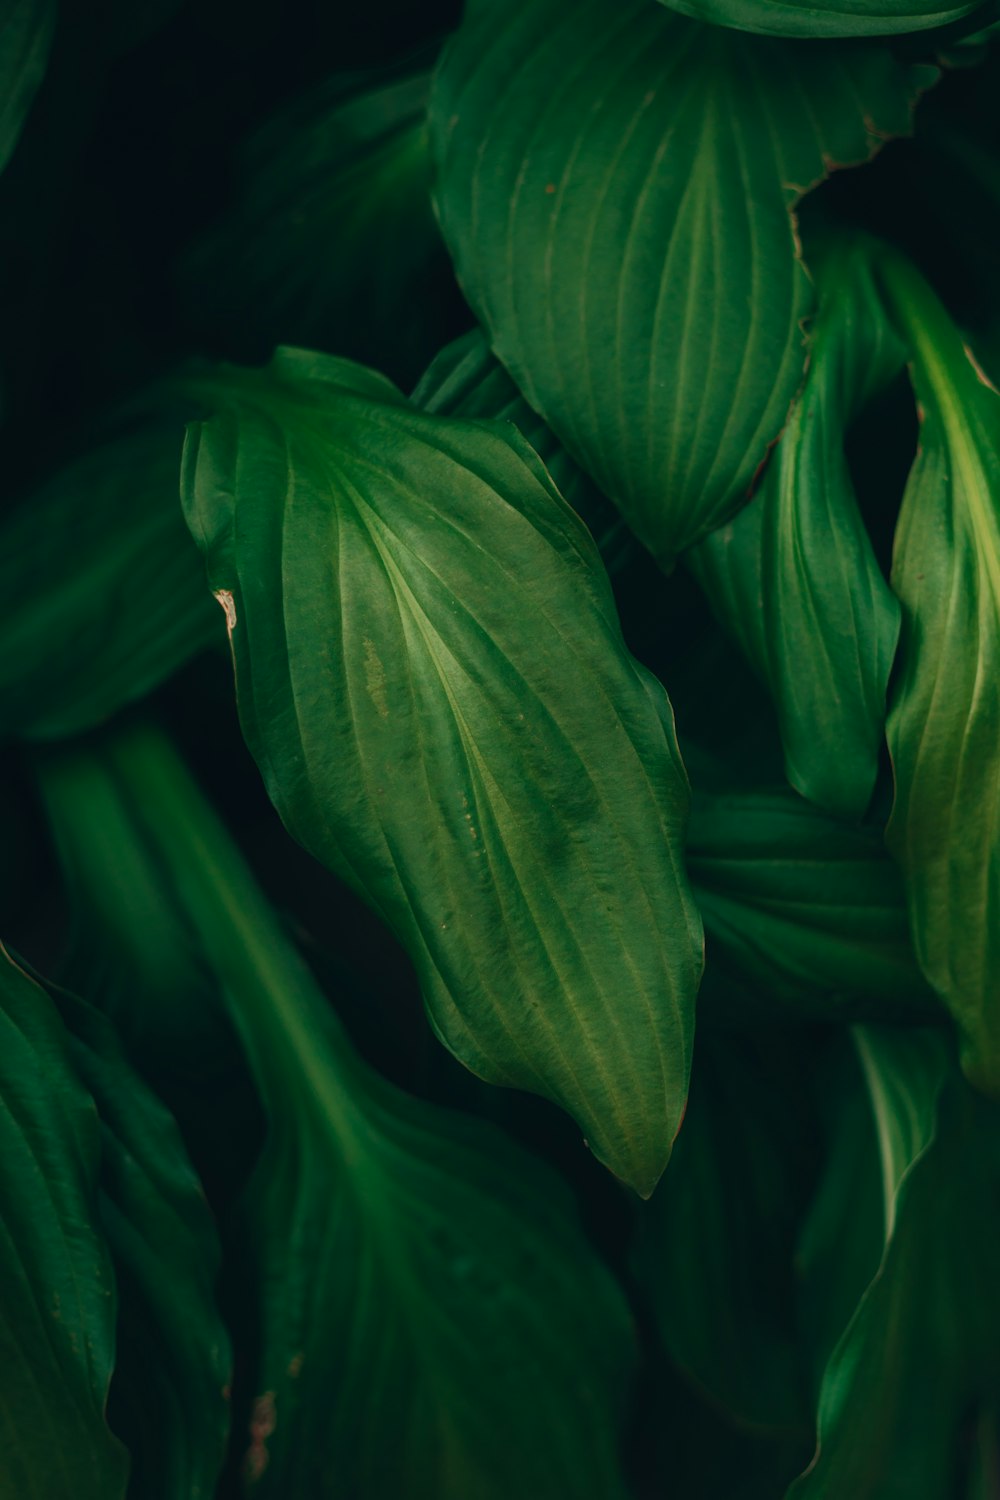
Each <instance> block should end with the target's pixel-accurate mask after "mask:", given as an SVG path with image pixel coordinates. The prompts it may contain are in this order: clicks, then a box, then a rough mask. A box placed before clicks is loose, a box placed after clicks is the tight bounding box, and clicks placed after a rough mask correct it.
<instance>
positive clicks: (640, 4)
mask: <svg viewBox="0 0 1000 1500" xmlns="http://www.w3.org/2000/svg"><path fill="white" fill-rule="evenodd" d="M932 76H933V73H932V72H931V71H929V70H927V69H920V68H910V67H907V66H904V65H903V64H901V63H899V62H897V61H896V60H895V59H894V57H893V56H892V54H891V53H889V52H888V51H887V50H886V48H885V47H884V46H882V45H880V44H877V43H865V42H846V43H831V44H829V45H828V46H824V47H817V46H816V45H815V44H813V43H808V42H804V43H803V42H786V41H774V40H770V39H751V38H748V37H746V36H742V35H739V34H737V33H734V32H728V31H722V30H719V29H717V28H714V27H709V26H702V25H699V24H698V23H697V22H693V21H689V20H686V19H684V18H683V17H681V16H677V15H674V14H671V13H669V12H667V11H665V10H663V9H662V8H657V7H656V6H655V5H653V4H650V3H648V0H625V3H624V4H621V3H617V0H472V3H470V5H469V6H468V8H467V11H466V16H465V20H464V22H463V24H462V26H461V28H460V29H459V31H458V33H457V34H456V36H455V38H454V39H453V41H452V42H451V44H450V45H449V47H448V48H447V49H446V51H445V53H444V55H443V57H442V60H441V63H440V65H439V68H438V73H437V78H436V82H435V87H434V93H433V96H432V102H431V125H432V144H433V149H434V153H435V157H436V161H437V166H438V182H437V201H438V210H439V214H440V218H441V223H442V227H443V230H444V234H445V238H446V239H447V241H448V244H449V245H450V247H451V250H452V253H453V255H454V257H455V263H456V268H457V271H458V275H459V279H460V281H461V283H462V286H463V289H464V291H465V293H466V295H467V296H468V297H469V299H470V301H471V303H472V306H473V308H474V309H475V311H476V313H477V315H478V316H479V318H480V321H481V322H482V323H483V324H484V326H485V327H486V329H487V331H488V333H489V336H490V338H491V341H492V343H493V347H494V349H495V351H496V353H497V354H498V355H499V357H500V359H501V360H502V361H503V363H504V364H505V365H506V366H507V368H508V370H509V371H510V373H511V374H512V375H513V377H514V379H515V380H516V381H517V383H518V385H519V386H520V387H521V389H522V391H523V392H524V395H525V397H526V398H527V400H528V401H529V402H530V404H531V406H532V407H533V408H534V409H535V410H536V411H538V412H540V413H541V414H542V415H543V416H544V417H545V418H546V420H547V421H548V422H549V423H550V425H551V427H552V429H553V431H554V432H555V433H556V434H557V435H558V436H559V438H560V439H561V440H562V442H564V443H565V445H566V447H567V448H568V450H569V452H570V453H571V454H572V455H573V456H574V458H576V459H577V461H578V462H579V463H580V464H581V465H582V466H583V467H584V468H585V469H587V471H588V472H589V473H590V474H591V475H592V477H593V478H594V479H595V480H596V481H597V483H598V485H599V486H600V488H601V489H602V490H603V491H604V492H605V493H606V494H607V495H608V496H609V498H610V499H612V500H613V501H615V503H616V504H617V505H618V506H619V508H620V509H621V511H622V514H623V515H624V516H625V518H626V520H627V521H628V522H629V524H630V525H631V526H632V528H633V530H634V531H635V532H636V533H637V535H638V536H639V537H640V539H641V540H642V541H643V542H645V544H646V545H647V546H648V547H649V548H650V550H651V551H652V552H653V553H654V555H655V556H656V557H657V558H658V559H659V560H660V561H661V562H663V563H664V565H669V564H670V562H671V560H672V559H673V557H674V555H675V553H676V552H678V551H679V550H680V549H682V548H684V547H687V546H689V545H690V544H691V543H693V542H696V541H697V540H698V539H699V538H700V537H701V536H703V535H705V534H706V533H707V532H708V531H710V530H712V528H713V527H715V526H717V525H719V524H720V523H721V522H722V521H724V520H725V519H726V518H727V516H729V515H730V514H732V513H733V512H734V511H736V510H737V509H738V508H739V506H740V505H741V504H742V503H743V501H744V500H745V499H746V496H747V492H748V490H749V487H750V485H751V482H752V480H753V478H754V475H755V472H756V471H757V469H758V468H759V466H760V465H761V464H762V463H763V461H764V459H765V457H766V455H767V451H768V447H769V445H770V444H771V443H772V442H773V441H774V439H775V438H776V437H777V436H778V434H779V432H780V431H781V428H782V425H783V423H784V421H785V419H786V417H787V414H788V409H789V406H790V404H791V401H792V398H793V397H794V395H795V392H796V390H797V388H798V385H799V382H800V380H801V378H802V372H803V368H804V365H805V347H804V343H803V338H802V331H801V324H802V320H803V319H804V318H807V317H808V316H809V315H810V314H811V312H812V310H813V306H814V293H813V288H812V283H811V282H810V280H809V278H808V276H807V274H806V271H805V268H804V267H803V265H802V263H801V261H800V259H799V256H798V251H797V243H796V236H795V226H794V222H793V218H792V210H793V209H794V206H795V203H796V201H797V200H798V198H799V197H800V196H801V194H802V193H803V192H805V191H806V189H808V188H809V187H810V186H811V185H813V184H815V183H817V182H819V181H820V180H821V179H822V178H823V177H824V176H825V174H826V172H827V171H828V170H829V168H830V166H831V164H833V163H837V164H844V163H849V162H857V161H863V160H864V159H865V158H866V157H867V156H869V155H870V154H871V152H872V151H873V150H874V149H875V147H876V145H877V144H878V142H879V141H881V140H882V139H884V138H885V136H886V135H889V134H898V133H901V132H905V131H906V130H907V129H908V127H909V118H910V109H911V106H912V104H913V101H914V99H915V97H916V94H917V92H918V90H919V88H920V87H921V86H922V85H924V84H926V83H927V82H928V81H929V80H930V78H931V77H932Z"/></svg>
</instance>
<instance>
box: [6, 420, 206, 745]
mask: <svg viewBox="0 0 1000 1500" xmlns="http://www.w3.org/2000/svg"><path fill="white" fill-rule="evenodd" d="M196 409H199V408H196ZM182 442H183V418H177V417H175V418H174V419H173V420H169V419H168V420H165V421H155V420H151V421H145V422H143V423H142V424H141V425H139V426H138V427H136V428H135V429H134V430H131V431H128V432H126V433H124V434H123V435H122V436H120V437H117V438H115V439H114V440H112V441H109V442H107V443H105V444H103V445H102V446H101V447H99V448H97V449H95V450H94V451H93V452H91V453H89V454H87V455H86V456H85V457H84V458H81V459H79V460H78V461H77V462H75V463H73V464H71V465H69V466H68V467H67V468H66V469H64V470H62V471H61V472H60V473H58V474H57V475H56V476H55V478H53V479H52V480H50V481H49V482H48V483H47V484H46V485H44V486H43V487H42V489H41V490H40V491H39V492H37V493H36V494H34V495H31V496H30V497H29V498H28V499H27V500H26V501H25V502H24V503H23V504H22V505H21V506H20V508H19V509H18V510H16V511H15V512H14V513H13V514H12V515H11V516H10V517H9V518H8V519H6V520H5V521H4V523H3V525H2V526H0V705H2V707H0V737H8V736H10V735H12V734H18V735H23V736H26V737H29V738H42V739H49V738H53V737H56V736H61V735H67V734H75V733H78V732H79V731H80V730H82V729H87V728H90V727H91V726H92V725H94V724H98V723H100V722H101V721H102V720H104V719H106V718H108V717H109V716H110V715H111V714H112V713H114V712H115V711H116V710H117V709H119V708H120V707H122V706H123V705H124V704H125V703H128V702H130V701H132V700H134V699H136V698H139V697H141V696H142V695H143V694H145V693H147V692H149V691H150V690H151V689H152V688H154V687H156V686H157V685H158V684H159V683H160V682H161V681H162V680H163V679H164V678H165V677H167V676H168V675H169V674H170V673H171V672H173V671H175V670H176V668H177V667H179V666H180V665H182V663H183V662H185V661H186V660H187V659H188V657H189V656H191V655H192V654H193V653H194V652H196V651H198V650H200V649H203V648H204V647H205V646H206V645H207V644H208V643H209V642H210V641H212V640H214V639H216V632H215V628H214V627H215V626H216V624H217V621H216V619H215V614H214V610H213V609H212V604H211V600H207V599H206V596H205V590H204V583H203V580H202V577H201V571H200V569H199V567H198V559H197V554H196V552H195V550H194V548H193V547H192V546H191V541H190V537H189V536H188V535H187V532H186V530H185V526H184V519H183V516H182V515H181V510H180V503H179V499H178V482H179V474H180V458H181V449H182ZM25 559H30V565H27V564H26V561H25Z"/></svg>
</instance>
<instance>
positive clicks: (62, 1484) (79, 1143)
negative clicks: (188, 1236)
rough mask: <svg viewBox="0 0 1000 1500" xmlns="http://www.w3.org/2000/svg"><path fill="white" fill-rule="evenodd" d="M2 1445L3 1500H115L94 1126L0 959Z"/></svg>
mask: <svg viewBox="0 0 1000 1500" xmlns="http://www.w3.org/2000/svg"><path fill="white" fill-rule="evenodd" d="M0 1026H2V1031H3V1037H2V1045H0V1202H2V1205H3V1232H2V1235H0V1262H2V1276H3V1288H4V1291H3V1299H2V1310H0V1440H2V1450H3V1478H2V1481H0V1488H2V1492H3V1494H4V1495H5V1496H10V1497H11V1500H13V1497H14V1496H18V1497H20V1496H24V1497H25V1500H63V1497H65V1500H123V1497H124V1495H125V1489H126V1479H127V1475H128V1459H127V1456H126V1454H125V1450H124V1449H123V1448H122V1446H121V1444H120V1443H119V1442H118V1441H117V1439H116V1438H115V1437H113V1436H112V1434H111V1431H110V1430H109V1428H108V1426H107V1423H106V1421H105V1405H106V1402H107V1395H108V1385H109V1382H110V1379H111V1367H112V1361H113V1357H114V1340H115V1333H114V1330H115V1295H114V1277H113V1273H112V1269H111V1261H110V1257H109V1254H108V1248H107V1244H106V1243H105V1240H104V1237H103V1235H102V1233H101V1231H100V1229H99V1227H98V1212H97V1200H98V1171H99V1162H100V1143H99V1125H98V1119H97V1113H96V1111H95V1109H94V1104H93V1101H92V1099H91V1098H90V1096H89V1094H88V1093H87V1091H86V1089H85V1088H84V1087H83V1085H82V1084H81V1083H80V1081H79V1080H78V1078H77V1077H76V1075H75V1072H74V1069H73V1066H72V1063H71V1060H70V1057H69V1054H68V1050H67V1041H66V1036H65V1033H64V1031H63V1029H62V1025H61V1022H60V1020H59V1017H58V1015H57V1013H56V1010H55V1007H54V1006H53V1005H52V1002H51V1001H50V1000H49V998H48V996H47V995H46V994H45V993H44V991H43V990H41V989H40V988H39V987H38V985H36V984H35V983H34V981H33V980H31V979H29V978H28V976H27V975H26V974H24V973H23V972H22V971H21V970H20V969H19V968H17V967H16V966H15V965H14V964H13V963H12V962H11V960H10V959H9V957H8V956H7V954H6V952H5V951H3V950H0Z"/></svg>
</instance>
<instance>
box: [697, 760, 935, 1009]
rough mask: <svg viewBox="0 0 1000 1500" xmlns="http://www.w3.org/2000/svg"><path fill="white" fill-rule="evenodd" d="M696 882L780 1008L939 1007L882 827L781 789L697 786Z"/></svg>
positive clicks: (708, 917)
mask: <svg viewBox="0 0 1000 1500" xmlns="http://www.w3.org/2000/svg"><path fill="white" fill-rule="evenodd" d="M688 864H689V869H690V872H691V880H692V884H693V885H694V889H695V894H696V897H697V900H698V905H699V908H700V910H701V913H702V916H703V917H704V920H705V930H706V932H707V934H708V940H709V947H710V950H711V949H713V948H714V949H717V950H718V951H719V953H720V954H721V955H722V956H723V957H724V958H725V959H726V960H727V962H728V963H729V964H731V965H732V966H733V967H734V968H735V969H736V970H737V972H738V973H740V974H742V975H743V976H745V977H746V978H747V979H749V980H751V981H753V982H754V983H757V984H759V985H760V986H761V987H762V988H763V990H764V991H765V992H766V993H767V994H768V995H769V996H770V997H771V998H772V999H773V1000H774V1001H775V1002H777V1003H778V1004H779V1005H784V1006H787V1007H794V1009H795V1010H796V1011H797V1012H800V1013H801V1012H803V1011H804V1010H805V1011H807V1012H808V1013H810V1014H814V1015H818V1016H830V1017H831V1018H832V1017H836V1016H837V1015H839V1016H841V1017H843V1016H844V1013H845V1011H846V1012H847V1014H848V1015H851V1014H858V1008H859V1007H860V1016H863V1017H868V1018H871V1019H876V1018H889V1017H892V1016H900V1017H902V1016H905V1015H909V1014H913V1015H916V1016H917V1017H918V1018H919V1017H920V1016H921V1015H924V1016H927V1015H933V1014H935V1012H936V1010H937V1005H936V1002H935V999H934V996H933V995H932V994H931V993H930V992H929V991H928V989H927V986H926V985H925V984H924V983H923V982H922V980H921V975H920V971H919V969H918V967H917V964H916V961H915V958H914V954H913V948H912V946H911V944H910V940H909V934H908V931H907V922H906V906H905V899H904V895H903V891H902V889H901V887H900V882H899V879H898V877H897V874H896V871H895V869H894V868H893V865H892V862H891V861H890V860H889V859H887V858H886V855H885V851H884V849H883V845H882V838H881V836H880V834H879V832H878V830H877V829H873V828H860V827H855V826H852V825H850V824H845V823H842V822H840V821H839V820H836V819H834V818H830V817H828V816H827V815H825V814H824V813H821V812H820V811H819V810H818V809H816V808H814V807H811V806H810V805H809V803H807V802H803V801H802V799H801V798H800V797H797V796H796V795H795V794H794V793H793V792H790V791H788V790H787V789H784V790H783V789H781V788H776V789H774V790H770V789H767V788H761V789H757V790H742V791H734V792H730V793H727V792H721V791H716V792H698V793H696V795H695V797H694V802H693V806H692V813H691V825H690V831H689V836H688Z"/></svg>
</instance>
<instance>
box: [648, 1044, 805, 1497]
mask: <svg viewBox="0 0 1000 1500" xmlns="http://www.w3.org/2000/svg"><path fill="white" fill-rule="evenodd" d="M807 1062H808V1059H807V1056H806V1053H805V1049H804V1048H802V1047H796V1046H793V1045H791V1044H790V1043H789V1041H788V1039H787V1038H785V1037H783V1036H782V1035H781V1034H780V1033H773V1032H768V1031H763V1032H762V1033H761V1034H760V1035H759V1037H757V1036H750V1035H733V1034H728V1035H725V1036H719V1035H718V1034H710V1035H708V1036H704V1037H703V1036H702V1035H699V1039H698V1051H697V1058H696V1063H695V1069H694V1074H693V1077H692V1082H691V1099H690V1104H689V1108H688V1113H687V1116H686V1117H685V1121H684V1129H683V1131H682V1132H681V1135H680V1137H679V1139H678V1142H677V1146H676V1148H675V1151H674V1156H673V1159H672V1161H671V1163H670V1170H669V1172H668V1173H667V1174H666V1176H665V1177H664V1179H663V1181H662V1182H661V1183H660V1186H659V1187H658V1188H657V1190H656V1192H655V1193H654V1194H653V1197H652V1199H651V1200H650V1202H649V1204H648V1205H645V1206H644V1208H643V1210H642V1216H641V1219H640V1226H639V1227H640V1235H639V1239H638V1242H637V1245H636V1249H635V1252H634V1256H633V1268H634V1270H635V1273H636V1275H637V1277H638V1279H639V1282H640V1285H641V1287H642V1289H643V1291H644V1293H645V1295H646V1296H647V1297H648V1298H649V1301H650V1304H651V1306H652V1308H653V1311H654V1315H655V1318H656V1326H657V1330H658V1333H659V1335H660V1339H661V1340H662V1343H663V1345H664V1347H665V1348H666V1350H667V1351H668V1352H669V1354H670V1356H671V1357H672V1359H673V1360H674V1362H675V1363H676V1364H677V1365H679V1366H680V1368H681V1369H682V1370H684V1371H685V1372H686V1373H687V1375H688V1376H689V1378H690V1379H691V1380H692V1381H693V1382H694V1383H695V1384H696V1385H697V1386H698V1387H699V1388H700V1389H701V1390H703V1391H705V1392H706V1393H707V1394H708V1396H709V1398H710V1399H711V1400H713V1401H714V1402H716V1403H718V1404H719V1405H720V1406H722V1407H723V1408H724V1409H725V1410H726V1411H727V1412H729V1413H730V1414H731V1415H732V1417H733V1418H735V1419H736V1420H737V1421H739V1422H740V1423H741V1424H743V1425H745V1426H747V1427H751V1428H756V1429H760V1430H772V1431H775V1432H776V1431H779V1430H782V1429H785V1430H787V1431H788V1433H789V1435H791V1436H794V1435H795V1434H796V1433H797V1434H798V1436H799V1437H800V1438H801V1439H802V1440H803V1441H804V1443H805V1449H806V1456H808V1454H809V1451H810V1449H811V1446H812V1436H813V1434H812V1413H811V1410H810V1408H809V1405H808V1401H807V1399H806V1382H805V1379H804V1373H805V1372H804V1370H803V1369H802V1368H801V1365H802V1355H801V1351H800V1349H799V1346H798V1340H797V1330H796V1307H795V1302H796V1277H795V1270H794V1264H793V1254H794V1249H795V1244H796V1240H797V1238H798V1233H799V1224H800V1219H801V1217H802V1215H803V1211H804V1203H805V1191H806V1188H807V1186H809V1185H811V1181H812V1175H813V1170H814V1169H813V1156H814V1153H815V1147H814V1144H813V1141H812V1140H811V1138H810V1137H811V1134H815V1129H814V1127H813V1126H812V1121H811V1120H810V1106H809V1095H808V1076H807V1072H808V1070H807ZM800 1466H801V1465H800ZM796 1472H798V1470H796V1469H793V1470H792V1473H791V1474H790V1475H789V1476H788V1477H789V1478H791V1477H793V1476H794V1474H795V1473H796Z"/></svg>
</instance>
